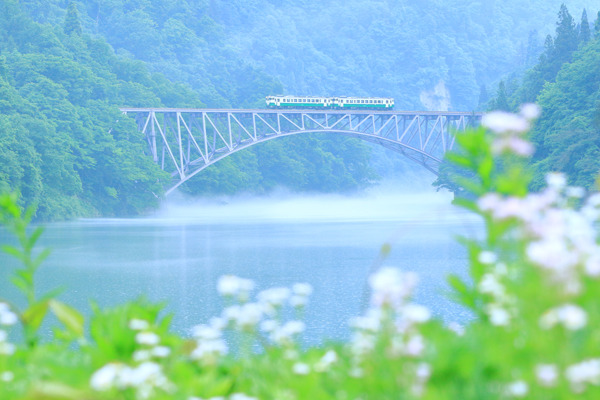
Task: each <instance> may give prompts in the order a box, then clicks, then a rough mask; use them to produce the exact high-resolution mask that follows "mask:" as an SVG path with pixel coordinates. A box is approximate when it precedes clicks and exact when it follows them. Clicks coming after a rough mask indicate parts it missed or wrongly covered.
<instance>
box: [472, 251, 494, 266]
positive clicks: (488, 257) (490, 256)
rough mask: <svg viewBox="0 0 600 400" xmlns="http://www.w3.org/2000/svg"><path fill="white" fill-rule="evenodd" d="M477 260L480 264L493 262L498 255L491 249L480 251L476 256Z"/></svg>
mask: <svg viewBox="0 0 600 400" xmlns="http://www.w3.org/2000/svg"><path fill="white" fill-rule="evenodd" d="M477 260H479V262H480V263H482V264H493V263H495V262H496V261H498V256H497V255H496V253H494V252H493V251H482V252H481V253H479V255H478V256H477Z"/></svg>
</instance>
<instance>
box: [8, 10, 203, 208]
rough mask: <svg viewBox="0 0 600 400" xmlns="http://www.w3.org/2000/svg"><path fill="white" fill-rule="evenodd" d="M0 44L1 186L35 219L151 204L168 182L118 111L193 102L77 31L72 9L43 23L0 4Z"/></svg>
mask: <svg viewBox="0 0 600 400" xmlns="http://www.w3.org/2000/svg"><path fill="white" fill-rule="evenodd" d="M0 46H1V49H2V52H1V53H0V93H1V95H0V127H1V129H0V154H1V155H2V156H1V158H2V163H1V164H0V187H2V188H3V190H6V189H7V188H8V187H11V188H13V189H17V190H19V191H20V192H21V193H22V197H21V199H22V201H23V203H25V204H26V205H29V204H37V205H38V208H37V217H38V219H56V218H69V217H71V218H72V217H75V216H81V215H123V214H136V213H139V212H142V211H144V210H146V209H147V208H148V207H151V206H153V205H155V204H156V203H157V201H158V197H159V196H160V195H161V193H162V186H163V183H164V182H168V179H169V177H168V176H166V174H164V173H163V172H162V171H160V170H159V169H158V168H157V166H155V165H154V164H153V163H152V160H151V159H150V158H148V157H147V156H145V155H144V150H145V143H144V138H143V137H141V135H140V134H139V133H138V132H137V128H136V126H135V123H134V121H133V120H131V119H128V118H125V117H123V115H122V114H121V112H120V111H119V109H118V106H120V105H123V104H129V105H138V106H142V105H144V106H147V105H154V106H160V105H162V104H163V102H165V103H168V104H171V105H181V106H184V105H196V106H200V105H201V104H202V103H200V101H199V100H198V97H197V96H196V95H195V94H194V93H193V92H192V91H191V90H189V89H187V88H186V87H185V86H183V85H174V84H173V83H171V82H169V81H168V80H167V79H166V78H165V77H164V76H161V75H157V74H151V73H150V72H149V71H148V69H147V68H146V67H145V66H144V65H143V64H142V63H141V62H139V61H133V60H130V59H127V58H125V57H119V56H115V54H114V53H113V51H112V49H111V48H110V46H109V45H107V44H106V42H105V41H104V40H102V39H96V38H92V37H90V36H89V35H82V34H81V27H80V26H79V22H78V17H77V11H76V10H75V9H74V8H71V9H70V13H69V14H68V15H67V18H66V19H65V21H64V25H63V24H61V25H60V26H54V27H51V26H46V25H40V24H38V23H35V22H33V21H32V20H31V19H30V18H29V17H28V16H27V15H26V14H24V13H23V12H22V11H21V10H20V6H19V3H18V2H16V1H13V0H7V1H3V2H2V3H1V4H0Z"/></svg>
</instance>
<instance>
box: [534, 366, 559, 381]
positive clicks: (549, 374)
mask: <svg viewBox="0 0 600 400" xmlns="http://www.w3.org/2000/svg"><path fill="white" fill-rule="evenodd" d="M535 376H536V377H537V380H538V382H539V383H540V385H542V386H548V387H550V386H554V385H555V384H556V380H557V379H558V368H557V367H556V365H554V364H539V365H537V366H536V367H535Z"/></svg>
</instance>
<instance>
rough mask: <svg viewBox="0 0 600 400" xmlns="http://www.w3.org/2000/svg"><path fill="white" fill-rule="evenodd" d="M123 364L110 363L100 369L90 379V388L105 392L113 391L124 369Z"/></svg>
mask: <svg viewBox="0 0 600 400" xmlns="http://www.w3.org/2000/svg"><path fill="white" fill-rule="evenodd" d="M123 367H124V365H123V364H118V363H110V364H106V365H105V366H104V367H102V368H100V369H99V370H98V371H96V372H94V373H93V374H92V377H91V379H90V386H91V387H92V389H94V390H98V391H104V390H109V389H111V388H112V387H113V386H114V385H115V382H116V380H117V377H118V376H119V373H120V372H121V370H122V369H123Z"/></svg>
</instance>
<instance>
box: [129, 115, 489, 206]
mask: <svg viewBox="0 0 600 400" xmlns="http://www.w3.org/2000/svg"><path fill="white" fill-rule="evenodd" d="M121 111H122V112H123V113H124V114H127V115H132V116H134V117H135V120H136V122H137V125H138V129H139V130H140V131H141V132H142V133H143V134H144V136H145V138H146V140H147V142H148V148H149V153H150V154H151V155H152V157H153V159H154V162H156V163H158V164H160V166H161V168H162V169H163V170H167V171H169V172H171V175H172V176H173V184H172V186H171V187H170V188H169V189H168V190H167V191H166V195H168V194H169V193H171V192H172V191H173V190H175V189H176V188H177V187H179V186H180V185H181V184H182V183H184V182H186V181H187V180H188V179H190V178H191V177H193V176H194V175H196V174H198V173H199V172H200V171H202V170H203V169H205V168H206V167H208V166H210V165H212V164H214V163H216V162H217V161H219V160H221V159H223V158H225V157H227V156H228V155H230V154H233V153H235V152H237V151H239V150H242V149H245V148H247V147H250V146H252V145H254V144H257V143H261V142H265V141H267V140H271V139H275V138H278V137H283V136H290V135H296V134H301V133H314V132H321V133H336V134H342V135H347V136H353V137H357V138H360V139H363V140H366V141H369V142H372V143H377V144H379V145H382V146H384V147H387V148H389V149H391V150H394V151H397V152H399V153H401V154H403V155H405V156H406V157H408V158H410V159H412V160H413V161H415V162H417V163H418V164H420V165H422V166H423V167H425V168H427V169H428V170H429V171H431V172H433V173H434V174H436V175H437V169H438V167H439V164H440V163H441V161H442V159H443V156H444V153H445V152H446V151H448V150H451V149H452V148H453V146H454V132H456V131H459V130H464V129H466V128H468V127H471V126H477V125H479V123H480V122H481V116H482V114H481V113H467V112H449V111H440V112H434V111H370V110H366V111H365V110H343V111H340V110H311V109H309V110H305V109H303V110H235V109H231V110H227V109H190V108H121Z"/></svg>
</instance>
